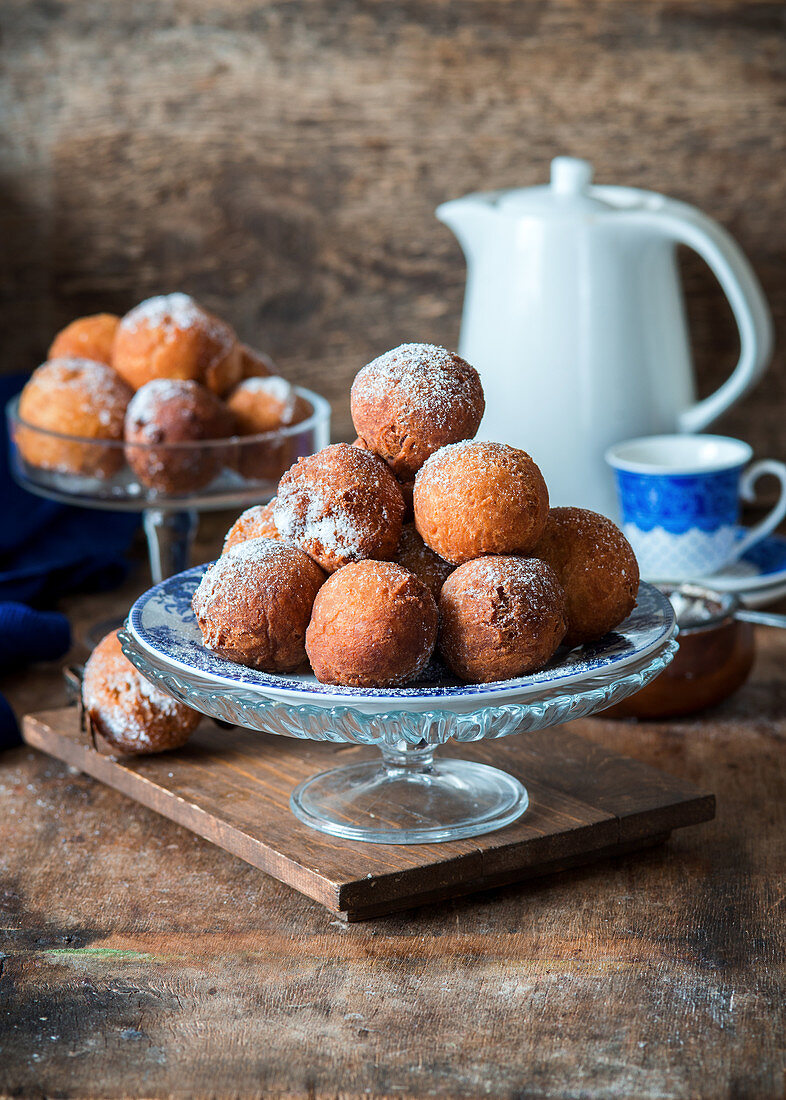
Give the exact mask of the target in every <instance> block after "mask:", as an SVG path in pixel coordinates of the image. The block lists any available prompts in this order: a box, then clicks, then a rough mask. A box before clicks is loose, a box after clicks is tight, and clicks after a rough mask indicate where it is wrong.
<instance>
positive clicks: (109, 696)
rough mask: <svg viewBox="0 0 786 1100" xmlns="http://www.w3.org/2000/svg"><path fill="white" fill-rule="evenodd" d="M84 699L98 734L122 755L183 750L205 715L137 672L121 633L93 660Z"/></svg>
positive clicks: (114, 634)
mask: <svg viewBox="0 0 786 1100" xmlns="http://www.w3.org/2000/svg"><path fill="white" fill-rule="evenodd" d="M82 701H83V703H84V708H85V713H86V715H87V716H88V718H89V719H90V722H91V723H92V726H93V729H94V730H95V732H96V733H98V734H99V735H100V736H101V737H102V738H103V739H104V741H106V742H108V744H110V745H111V746H112V747H113V748H116V749H118V750H119V751H120V752H122V753H144V752H165V751H166V750H167V749H179V748H180V747H181V746H182V745H185V743H186V741H187V740H188V739H189V737H190V736H191V734H192V733H193V732H194V730H195V729H196V728H197V726H198V725H199V722H200V719H201V717H202V715H201V714H199V712H198V711H195V710H192V709H191V707H187V706H186V705H185V703H180V702H178V701H177V700H176V699H173V698H172V696H171V695H166V694H165V693H164V692H163V691H159V689H158V688H157V687H156V686H155V685H154V684H151V683H150V681H149V680H146V679H145V678H144V676H143V675H142V674H141V673H140V672H137V670H136V669H135V668H134V666H133V665H132V664H131V662H130V661H129V660H128V658H127V657H126V656H125V654H124V653H123V651H122V649H121V648H120V642H119V641H118V637H117V631H116V630H115V631H113V632H112V633H111V634H107V636H106V637H105V638H103V639H102V640H101V641H100V642H99V643H98V645H97V646H96V648H95V649H94V650H93V652H92V653H91V655H90V657H89V658H88V661H87V664H86V665H85V672H84V676H83V678H82Z"/></svg>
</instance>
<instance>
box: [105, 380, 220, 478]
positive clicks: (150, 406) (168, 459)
mask: <svg viewBox="0 0 786 1100" xmlns="http://www.w3.org/2000/svg"><path fill="white" fill-rule="evenodd" d="M233 428H234V421H233V418H232V414H231V413H230V412H229V410H228V409H227V407H226V405H225V404H224V402H223V401H221V400H220V398H218V397H216V395H215V394H214V393H211V391H210V390H208V389H206V388H205V386H201V385H200V384H199V383H198V382H188V381H181V380H180V379H174V378H156V379H154V380H153V381H152V382H148V383H146V384H145V385H144V386H142V388H141V389H139V390H137V392H136V393H135V394H134V396H133V398H132V400H131V402H130V404H129V406H128V409H127V410H126V424H125V437H126V457H127V459H128V463H129V465H130V466H131V468H132V469H133V471H134V473H135V474H136V476H137V477H138V478H139V480H140V481H141V482H142V483H143V484H145V485H147V486H149V487H150V488H151V489H156V490H157V491H158V492H167V493H189V492H194V491H195V490H197V489H201V488H202V487H203V486H205V485H207V484H208V483H209V482H211V481H212V480H213V478H214V477H215V476H216V474H217V473H218V471H219V470H220V469H221V466H222V464H223V463H224V461H225V460H226V450H225V448H223V447H216V446H210V445H208V446H205V447H199V446H196V444H197V443H199V442H202V441H208V440H218V439H225V438H226V437H227V436H229V435H231V434H232V431H233ZM135 443H136V444H145V446H133V444H135ZM181 443H193V444H195V445H194V446H190V447H177V446H172V444H181ZM153 444H161V446H151V445H153Z"/></svg>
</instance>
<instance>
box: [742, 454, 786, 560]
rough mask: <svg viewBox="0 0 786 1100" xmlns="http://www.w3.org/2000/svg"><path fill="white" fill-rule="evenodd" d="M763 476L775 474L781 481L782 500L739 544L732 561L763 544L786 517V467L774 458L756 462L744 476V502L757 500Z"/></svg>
mask: <svg viewBox="0 0 786 1100" xmlns="http://www.w3.org/2000/svg"><path fill="white" fill-rule="evenodd" d="M763 474H774V475H775V477H777V478H778V480H779V481H780V483H781V495H780V500H779V501H778V503H777V504H776V505H775V507H774V508H773V509H772V511H771V512H770V513H769V515H767V516H765V517H764V519H763V520H762V521H761V523H757V524H756V526H755V527H753V528H751V530H750V531H749V532H748V534H747V535H746V536H745V538H744V539H743V540H742V542H739V543H737V545H736V546H735V547H734V556H733V557H732V559H731V560H732V561H737V559H738V558H740V557H742V555H743V554H744V553H745V551H746V550H750V548H751V546H755V545H756V543H757V542H761V540H762V539H763V538H765V537H766V536H767V535H769V533H770V532H771V531H774V530H775V528H776V527H777V526H778V524H779V523H780V522H781V520H782V519H783V518H784V517H785V516H786V465H784V464H783V463H782V462H776V461H775V460H774V459H772V458H764V459H762V460H761V462H754V463H753V465H752V466H749V467H748V469H747V470H746V471H745V473H744V474H743V475H742V479H741V481H740V494H741V496H742V498H743V500H747V501H749V502H750V503H753V502H754V501H755V500H756V490H755V488H754V486H755V485H756V482H757V481H758V480H759V478H760V477H761V476H762V475H763Z"/></svg>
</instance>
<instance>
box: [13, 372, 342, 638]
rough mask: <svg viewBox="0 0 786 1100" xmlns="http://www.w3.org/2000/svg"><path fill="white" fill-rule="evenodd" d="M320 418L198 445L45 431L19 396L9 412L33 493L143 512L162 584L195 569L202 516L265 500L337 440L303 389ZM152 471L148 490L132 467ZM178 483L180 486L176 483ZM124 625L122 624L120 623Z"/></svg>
mask: <svg viewBox="0 0 786 1100" xmlns="http://www.w3.org/2000/svg"><path fill="white" fill-rule="evenodd" d="M295 391H296V392H297V393H298V394H299V395H300V396H301V397H304V398H305V399H306V401H308V402H309V404H310V405H311V408H312V409H313V412H312V414H311V416H310V417H309V418H308V419H307V420H303V421H301V423H299V424H294V425H292V426H291V427H287V428H281V429H280V430H278V431H274V432H264V433H263V434H260V435H249V436H233V437H231V438H229V439H218V440H210V441H206V442H195V443H168V444H165V443H162V444H158V443H153V444H137V443H135V444H133V446H129V445H127V444H125V443H124V442H122V441H119V442H118V441H115V440H95V439H85V438H81V437H79V436H71V435H68V434H67V433H62V432H52V431H45V430H43V429H40V428H35V427H33V426H32V425H30V424H26V423H25V422H24V421H23V420H22V419H21V418H20V416H19V398H18V397H15V398H13V399H12V400H11V401H10V402H9V403H8V405H7V406H6V416H7V419H8V435H9V440H10V449H11V454H10V458H11V471H12V473H13V476H14V478H15V480H16V481H17V483H18V484H19V485H21V486H22V487H23V488H25V489H27V490H29V491H30V492H31V493H36V494H37V495H38V496H42V497H49V498H50V499H51V500H57V501H60V502H61V503H63V504H72V505H75V506H77V507H79V508H104V509H107V510H109V511H118V512H141V513H142V518H143V524H144V530H145V535H146V536H147V545H148V551H149V557H150V569H151V573H152V576H153V581H154V583H157V582H159V581H161V580H163V579H164V578H165V577H169V576H171V575H172V574H173V573H179V572H180V571H182V570H183V569H186V568H187V567H188V565H189V555H190V551H191V545H192V542H193V539H194V536H195V534H196V530H197V526H198V522H199V513H200V512H209V511H220V510H223V509H229V508H234V509H237V510H238V511H242V510H243V509H244V508H248V507H250V506H251V505H252V504H264V503H267V501H269V500H270V499H271V498H272V497H273V496H274V495H275V492H276V487H277V485H278V481H279V478H280V477H281V475H282V474H283V473H284V471H285V470H288V469H289V467H290V466H291V465H292V463H293V462H295V461H296V460H297V459H298V458H301V457H303V456H305V455H310V454H313V453H314V452H315V451H318V450H320V449H321V448H322V447H325V446H327V444H328V442H329V441H330V439H329V437H330V405H329V404H328V402H327V401H326V400H325V399H324V398H323V397H320V396H319V394H316V393H312V391H311V390H306V389H302V388H300V387H299V386H298V387H295ZM129 456H130V459H131V461H132V462H133V466H135V467H136V468H137V469H143V470H146V471H148V473H147V478H148V480H151V481H155V480H156V479H157V480H158V482H159V484H161V483H162V481H163V482H164V483H165V484H168V485H169V486H170V487H168V488H166V489H161V488H156V487H155V485H153V486H151V485H148V484H145V482H144V481H142V480H140V478H139V477H138V476H137V474H136V473H135V471H134V468H132V466H131V465H129ZM175 483H179V487H178V488H173V487H171V486H173V485H175ZM115 625H117V624H115Z"/></svg>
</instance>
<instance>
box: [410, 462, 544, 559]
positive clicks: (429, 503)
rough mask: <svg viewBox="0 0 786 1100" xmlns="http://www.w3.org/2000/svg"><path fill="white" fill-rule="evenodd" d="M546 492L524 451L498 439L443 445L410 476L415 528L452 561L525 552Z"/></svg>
mask: <svg viewBox="0 0 786 1100" xmlns="http://www.w3.org/2000/svg"><path fill="white" fill-rule="evenodd" d="M548 508H549V494H548V490H547V488H546V482H545V481H544V480H543V475H542V474H541V472H540V470H539V469H538V467H537V466H536V465H535V463H534V462H533V461H532V459H531V458H530V456H529V455H528V454H527V453H526V452H525V451H520V450H518V449H517V448H516V447H508V446H507V445H506V444H504V443H473V442H469V441H468V442H466V443H456V444H454V445H452V446H450V447H443V448H442V450H441V451H437V453H436V454H434V455H432V457H431V458H430V459H429V460H428V461H427V462H426V464H425V465H424V466H423V469H422V470H421V471H420V472H419V473H418V475H417V477H416V478H415V493H414V509H415V526H416V527H417V529H418V531H419V532H420V535H421V537H422V539H423V541H424V542H425V543H426V544H427V545H428V546H430V547H431V549H432V550H434V551H435V553H437V554H439V556H440V557H441V558H445V560H446V561H451V562H453V563H454V564H456V565H460V564H461V563H462V562H465V561H470V560H471V559H472V558H477V557H480V556H481V554H527V553H529V552H530V551H531V550H532V547H533V546H534V545H535V543H536V542H537V541H538V539H539V538H540V535H541V533H542V531H543V528H544V526H545V523H546V516H547V515H548Z"/></svg>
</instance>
